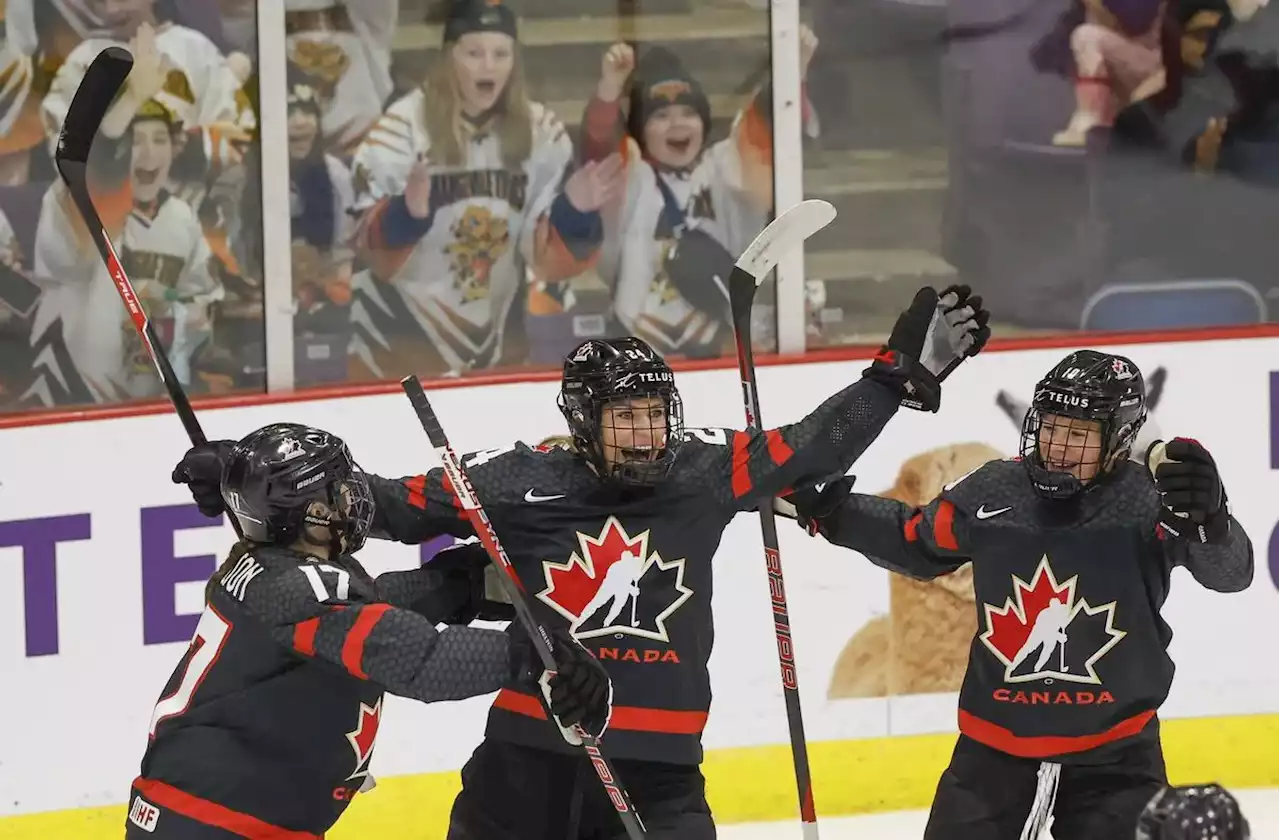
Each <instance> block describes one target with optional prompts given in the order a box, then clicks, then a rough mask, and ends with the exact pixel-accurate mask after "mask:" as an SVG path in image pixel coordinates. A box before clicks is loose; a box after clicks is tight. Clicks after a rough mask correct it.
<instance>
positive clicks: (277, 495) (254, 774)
mask: <svg viewBox="0 0 1280 840" xmlns="http://www.w3.org/2000/svg"><path fill="white" fill-rule="evenodd" d="M221 488H222V489H221V495H222V497H223V498H224V499H225V501H226V504H227V507H228V509H229V510H230V511H231V513H232V515H233V516H235V517H236V520H237V521H238V522H239V524H240V526H241V528H242V529H243V532H244V536H245V542H242V543H239V544H237V545H236V547H235V548H234V549H233V550H232V552H231V555H230V556H229V557H228V558H227V560H226V562H225V563H223V565H222V567H221V568H220V569H219V570H218V571H217V572H216V573H215V574H214V576H213V577H212V579H211V580H210V582H209V586H208V589H207V604H206V607H205V611H204V613H203V614H202V615H201V617H200V623H199V625H198V626H197V627H196V633H195V637H194V638H193V639H192V641H191V647H190V648H189V649H188V650H187V653H186V655H185V656H183V658H182V661H181V662H180V663H179V664H178V667H177V668H176V669H175V670H174V672H173V676H171V677H170V678H169V682H168V684H167V685H166V686H165V689H164V692H163V693H162V695H161V697H160V700H159V702H158V703H156V707H155V711H154V712H153V713H152V716H151V733H150V739H149V741H148V745H147V751H146V754H145V755H144V757H143V759H142V772H141V775H139V777H138V778H137V780H136V781H134V783H133V790H132V792H131V794H130V805H129V817H128V823H127V826H128V828H127V833H126V836H127V837H129V838H144V837H145V838H176V840H211V838H217V837H228V838H230V837H256V838H263V837H290V838H299V840H302V838H319V837H321V836H322V835H323V834H324V832H325V831H326V830H328V828H329V827H330V826H332V825H333V823H334V822H335V821H336V820H337V819H338V817H339V816H341V814H342V812H343V810H344V809H345V808H346V806H347V804H348V803H349V802H350V801H351V799H352V797H353V796H355V794H356V793H357V792H359V791H362V790H367V789H368V788H370V787H372V785H373V778H372V776H370V775H369V760H370V758H371V756H372V753H373V747H374V739H375V738H376V736H377V734H378V726H379V722H380V717H381V712H382V696H383V692H384V691H390V692H391V693H393V694H397V695H400V696H403V697H410V698H413V699H415V700H421V701H423V702H427V703H430V702H434V701H437V700H458V699H462V698H464V697H471V696H474V695H477V694H485V693H488V692H492V691H496V690H498V689H499V688H501V687H502V686H503V685H504V684H510V683H511V681H512V680H516V681H522V680H525V679H526V677H527V669H528V668H531V667H532V666H533V663H534V662H535V661H536V660H535V659H534V653H533V651H532V649H531V647H528V646H527V645H525V643H524V642H523V641H522V638H524V637H511V636H509V635H508V634H507V633H505V632H502V631H498V630H483V629H479V628H471V627H449V628H447V629H444V630H442V631H439V632H437V630H436V627H435V625H436V622H438V621H442V620H446V619H448V620H452V621H461V622H466V621H469V620H470V615H474V613H475V611H476V610H477V609H478V608H479V607H480V606H481V605H479V604H476V603H475V602H474V597H473V594H472V593H473V591H474V589H473V587H472V585H471V579H472V577H473V576H472V574H471V571H472V569H473V568H476V567H475V564H473V563H471V562H470V561H469V560H468V559H467V553H466V552H467V550H466V549H454V550H451V551H447V552H444V554H443V555H441V556H438V557H436V558H433V560H432V561H431V562H430V563H429V564H428V565H427V566H425V567H422V568H419V569H414V570H411V571H404V572H388V573H386V574H383V575H379V576H378V577H377V578H376V579H374V578H371V577H370V576H369V575H368V573H366V572H365V570H364V569H363V568H362V567H361V565H360V563H359V562H358V561H357V560H356V559H355V557H354V556H353V553H354V552H355V551H357V550H358V549H359V548H360V546H361V545H363V543H364V541H365V537H366V535H367V533H368V530H369V526H370V524H371V522H372V520H373V498H372V496H371V494H370V492H369V487H368V484H367V482H366V481H365V478H364V475H363V474H362V473H361V472H360V469H359V467H357V466H356V465H355V463H354V462H353V461H352V460H351V455H350V453H349V452H348V451H347V447H346V445H345V444H344V443H343V442H342V441H341V440H339V439H338V438H336V437H334V436H333V435H330V434H328V433H326V432H322V431H320V430H318V429H312V428H308V427H305V426H297V425H293V424H276V425H272V426H266V427H264V428H262V429H259V430H258V431H256V432H254V433H252V434H250V435H249V436H248V437H246V438H245V439H244V440H242V441H240V442H239V443H238V444H235V445H234V446H233V447H232V448H231V449H230V450H229V451H228V452H227V458H226V472H225V477H224V479H223V481H222V484H221ZM448 555H459V556H460V557H461V562H460V563H454V562H452V560H451V558H450V557H449V556H448ZM554 641H555V655H556V658H557V662H558V665H559V668H558V670H557V672H556V673H555V674H554V675H550V676H549V680H548V682H547V684H548V688H547V689H545V693H546V695H547V701H548V703H549V704H550V707H551V710H552V712H553V714H555V715H556V716H557V718H558V719H559V720H560V722H561V724H562V725H564V726H575V725H577V726H581V727H582V728H584V729H585V730H587V731H590V732H592V733H593V734H599V733H600V732H602V731H603V729H604V726H605V724H606V723H607V721H608V704H609V695H610V688H609V680H608V677H607V676H606V675H605V673H604V669H603V668H602V667H601V666H600V665H599V663H597V662H596V661H595V660H594V659H593V658H592V657H591V655H590V654H588V653H587V652H586V650H585V649H583V648H582V647H581V646H580V645H578V644H577V643H576V642H574V641H573V639H572V637H571V636H569V634H568V633H567V632H565V631H562V630H557V631H555V634H554ZM539 670H541V669H540V667H539ZM428 746H429V745H428Z"/></svg>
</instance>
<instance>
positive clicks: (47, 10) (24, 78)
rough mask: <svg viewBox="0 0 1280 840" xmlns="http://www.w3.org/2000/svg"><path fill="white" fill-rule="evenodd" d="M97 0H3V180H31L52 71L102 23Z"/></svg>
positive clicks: (0, 78)
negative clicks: (41, 109)
mask: <svg viewBox="0 0 1280 840" xmlns="http://www.w3.org/2000/svg"><path fill="white" fill-rule="evenodd" d="M99 5H100V3H99V2H98V0H7V2H3V3H0V21H3V22H4V37H3V39H0V41H2V42H0V184H22V183H26V182H27V180H28V174H29V172H30V166H31V156H32V153H33V152H36V151H37V150H38V149H39V147H41V146H43V145H44V141H45V130H44V120H43V119H42V118H41V115H40V103H41V101H42V100H43V99H44V97H45V94H47V93H48V92H49V85H50V83H51V82H52V81H53V75H54V73H56V72H57V71H58V68H59V67H61V66H62V62H64V61H65V60H66V58H67V56H68V55H69V54H70V53H71V51H72V50H73V49H75V46H76V44H78V43H80V41H81V39H83V38H86V37H89V36H90V35H92V34H95V33H96V32H97V31H98V30H99V29H100V28H101V25H102V21H101V18H100V16H99Z"/></svg>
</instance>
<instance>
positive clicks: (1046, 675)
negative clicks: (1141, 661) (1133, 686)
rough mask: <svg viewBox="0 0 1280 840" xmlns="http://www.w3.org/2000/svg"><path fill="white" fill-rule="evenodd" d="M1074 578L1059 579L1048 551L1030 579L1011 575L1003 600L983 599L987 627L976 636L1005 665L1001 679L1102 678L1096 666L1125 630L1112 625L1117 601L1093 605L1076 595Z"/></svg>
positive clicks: (1092, 680)
mask: <svg viewBox="0 0 1280 840" xmlns="http://www.w3.org/2000/svg"><path fill="white" fill-rule="evenodd" d="M1078 579H1079V576H1078V575H1076V576H1072V577H1070V578H1068V579H1067V580H1065V581H1063V582H1062V583H1058V580H1057V578H1056V577H1055V576H1054V574H1053V568H1052V567H1051V566H1050V564H1049V557H1048V555H1046V556H1044V557H1043V558H1041V560H1040V563H1039V564H1038V565H1037V566H1036V571H1035V574H1034V575H1032V577H1031V582H1030V583H1027V582H1026V581H1023V580H1022V579H1021V578H1019V577H1018V576H1016V575H1013V576H1012V581H1013V595H1012V597H1010V598H1007V599H1006V600H1005V602H1004V605H1003V606H1000V607H995V606H992V605H991V604H983V605H982V611H983V620H984V623H985V624H986V628H985V629H984V632H983V633H982V635H980V636H979V637H978V638H979V639H981V641H982V644H983V645H985V646H986V648H987V650H989V651H991V653H992V654H993V655H994V656H995V657H996V659H998V660H1000V662H1001V663H1002V664H1003V665H1004V680H1005V682H1009V683H1023V682H1032V681H1034V680H1064V681H1066V682H1075V683H1090V684H1094V685H1099V684H1101V683H1102V680H1100V679H1099V678H1098V673H1097V671H1096V670H1095V668H1094V666H1095V665H1097V663H1098V660H1100V659H1102V657H1104V656H1106V654H1107V652H1108V651H1110V650H1111V649H1112V648H1113V647H1115V646H1116V645H1117V644H1118V643H1119V642H1120V640H1121V639H1123V638H1124V637H1125V635H1126V634H1125V632H1124V631H1123V630H1118V629H1116V627H1115V617H1116V615H1115V613H1116V602H1115V601H1112V602H1111V603H1109V604H1102V605H1101V606H1097V607H1095V606H1091V605H1090V604H1089V602H1088V601H1086V600H1084V599H1083V598H1077V597H1076V584H1077V582H1078Z"/></svg>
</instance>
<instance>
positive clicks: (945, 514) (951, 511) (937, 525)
mask: <svg viewBox="0 0 1280 840" xmlns="http://www.w3.org/2000/svg"><path fill="white" fill-rule="evenodd" d="M955 517H956V506H955V505H953V504H951V502H948V501H947V500H946V499H943V500H942V501H941V502H939V503H938V515H937V516H936V517H934V520H933V541H934V542H935V543H937V545H938V548H946V549H950V550H951V551H959V549H960V544H959V543H958V542H956V535H955V531H953V530H952V523H953V522H954V521H955Z"/></svg>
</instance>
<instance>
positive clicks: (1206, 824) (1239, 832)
mask: <svg viewBox="0 0 1280 840" xmlns="http://www.w3.org/2000/svg"><path fill="white" fill-rule="evenodd" d="M1135 836H1136V838H1137V840H1210V838H1216V840H1249V837H1250V833H1249V821H1248V820H1246V819H1245V818H1244V815H1243V814H1241V813H1240V803H1239V802H1237V801H1236V798H1235V797H1234V796H1232V795H1231V794H1230V793H1228V792H1227V791H1226V790H1224V789H1223V788H1222V787H1221V786H1220V785H1214V784H1211V785H1187V786H1185V787H1164V788H1161V789H1160V791H1159V792H1158V793H1157V794H1156V795H1155V796H1154V797H1152V798H1151V801H1150V802H1148V803H1147V805H1146V807H1145V808H1143V809H1142V813H1141V814H1139V815H1138V827H1137V832H1136V835H1135Z"/></svg>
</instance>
